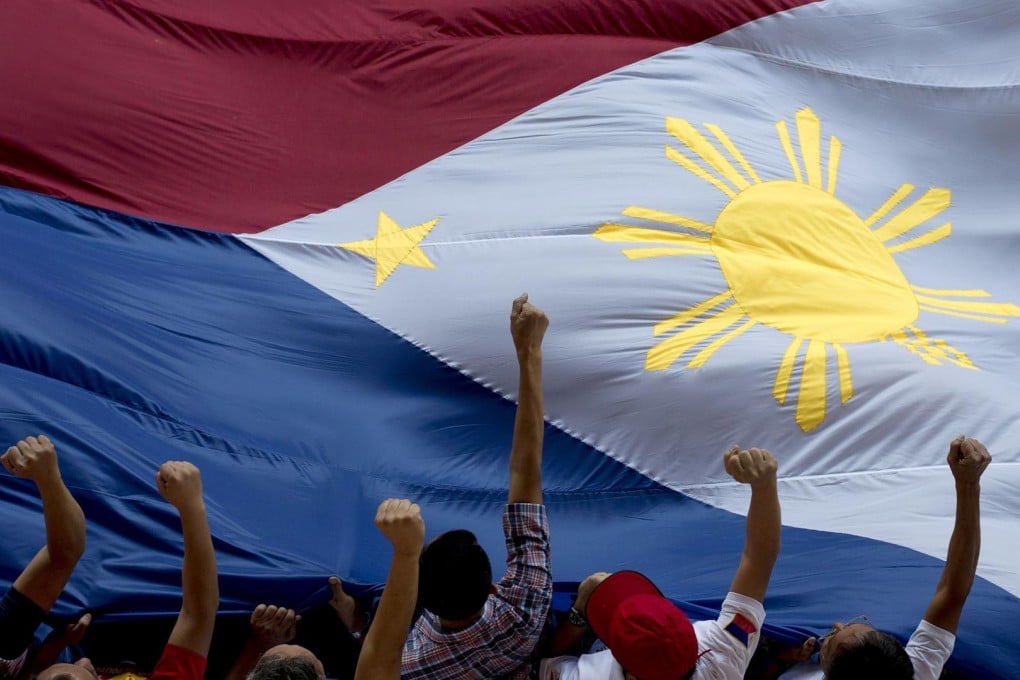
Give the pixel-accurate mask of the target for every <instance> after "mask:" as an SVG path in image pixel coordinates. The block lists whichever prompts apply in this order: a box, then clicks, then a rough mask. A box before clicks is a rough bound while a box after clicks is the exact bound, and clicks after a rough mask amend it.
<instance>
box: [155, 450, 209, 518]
mask: <svg viewBox="0 0 1020 680" xmlns="http://www.w3.org/2000/svg"><path fill="white" fill-rule="evenodd" d="M156 488H157V489H159V493H160V495H161V496H163V498H165V499H167V501H169V502H170V504H171V505H172V506H174V507H175V508H177V510H178V511H180V510H183V509H184V508H187V507H191V506H195V505H202V474H201V473H200V472H199V471H198V468H197V467H195V466H194V465H192V464H191V463H189V462H187V461H183V460H170V461H167V462H165V463H163V465H161V466H160V468H159V471H158V472H157V473H156Z"/></svg>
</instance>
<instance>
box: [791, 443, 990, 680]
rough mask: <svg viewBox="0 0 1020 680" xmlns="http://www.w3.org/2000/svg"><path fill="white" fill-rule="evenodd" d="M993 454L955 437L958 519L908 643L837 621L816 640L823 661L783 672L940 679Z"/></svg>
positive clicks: (800, 676)
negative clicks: (932, 592)
mask: <svg viewBox="0 0 1020 680" xmlns="http://www.w3.org/2000/svg"><path fill="white" fill-rule="evenodd" d="M991 460H992V457H991V455H989V453H988V449H986V448H985V446H984V445H983V444H982V443H981V442H979V441H977V440H976V439H969V438H966V437H963V436H962V435H961V436H960V437H957V438H956V439H954V440H953V441H952V443H950V445H949V456H948V457H947V462H948V463H949V469H950V470H951V471H952V473H953V478H954V480H955V482H956V523H955V525H954V526H953V534H952V537H951V538H950V539H949V551H948V554H947V555H946V566H945V568H944V569H943V570H942V577H941V578H940V579H939V583H938V586H936V588H935V595H934V597H932V599H931V602H930V603H929V604H928V609H927V611H926V612H925V613H924V618H923V619H922V620H921V623H920V624H919V625H918V626H917V629H916V630H915V631H914V633H913V635H911V636H910V640H908V641H907V644H906V646H904V645H902V644H901V643H900V641H899V640H897V639H896V638H895V637H893V636H892V635H890V634H889V633H884V632H882V631H879V630H876V629H875V628H874V627H872V626H871V625H870V624H868V623H861V622H857V623H849V624H846V623H837V624H835V625H834V626H833V628H832V631H831V632H830V633H829V634H828V635H826V636H824V637H823V638H821V639H820V640H819V641H818V644H817V645H816V644H815V643H814V641H813V640H808V641H807V643H805V646H804V648H803V652H804V653H805V654H807V653H810V652H811V651H812V650H813V648H814V647H815V646H817V647H818V652H819V663H815V664H812V663H801V664H798V665H796V666H794V667H793V668H791V669H790V670H789V671H787V672H786V673H783V674H782V676H781V677H782V678H783V680H821V679H822V678H826V679H827V680H845V679H847V678H854V679H856V678H882V679H883V680H899V679H900V678H902V679H903V680H910V679H911V678H913V680H937V678H938V677H939V676H940V675H941V673H942V667H943V666H944V665H945V663H946V661H948V659H949V657H950V655H951V654H952V653H953V645H954V644H955V642H956V629H957V626H958V625H959V622H960V614H961V612H962V611H963V605H964V603H965V602H966V601H967V596H968V595H969V594H970V589H971V586H972V585H973V584H974V574H975V572H976V571H977V563H978V554H979V553H980V551H981V512H980V498H981V484H980V481H981V475H982V473H984V471H985V469H986V468H987V467H988V464H989V463H990V462H991Z"/></svg>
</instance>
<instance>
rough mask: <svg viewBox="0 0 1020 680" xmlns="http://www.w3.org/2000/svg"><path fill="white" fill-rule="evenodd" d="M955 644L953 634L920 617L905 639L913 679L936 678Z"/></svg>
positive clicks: (927, 679) (935, 679)
mask: <svg viewBox="0 0 1020 680" xmlns="http://www.w3.org/2000/svg"><path fill="white" fill-rule="evenodd" d="M955 644H956V636H955V635H953V634H952V633H950V632H949V631H948V630H945V629H942V628H939V627H938V626H936V625H933V624H931V623H928V622H927V621H925V620H923V619H922V620H921V623H920V624H918V626H917V630H915V631H914V634H913V635H911V636H910V639H909V640H908V641H907V656H909V657H910V662H911V663H912V664H913V665H914V680H938V677H939V676H940V675H941V674H942V667H943V666H945V665H946V661H948V660H949V657H950V655H951V654H952V653H953V646H954V645H955Z"/></svg>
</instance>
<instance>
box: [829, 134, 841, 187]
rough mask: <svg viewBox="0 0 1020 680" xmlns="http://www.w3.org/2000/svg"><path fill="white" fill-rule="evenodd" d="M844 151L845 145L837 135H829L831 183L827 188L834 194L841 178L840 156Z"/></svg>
mask: <svg viewBox="0 0 1020 680" xmlns="http://www.w3.org/2000/svg"><path fill="white" fill-rule="evenodd" d="M842 152H843V145H842V144H841V143H840V141H839V140H838V139H836V135H832V136H831V137H829V185H828V186H827V187H826V188H825V190H826V191H828V192H829V193H830V194H832V195H833V196H835V195H836V180H837V179H838V178H839V157H840V154H841V153H842Z"/></svg>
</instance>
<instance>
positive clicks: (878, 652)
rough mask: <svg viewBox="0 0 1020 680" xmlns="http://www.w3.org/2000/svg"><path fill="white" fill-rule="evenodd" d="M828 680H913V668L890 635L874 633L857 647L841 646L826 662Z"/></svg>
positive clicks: (859, 640) (880, 632)
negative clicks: (867, 679) (827, 662)
mask: <svg viewBox="0 0 1020 680" xmlns="http://www.w3.org/2000/svg"><path fill="white" fill-rule="evenodd" d="M828 666H829V667H828V668H827V669H825V677H826V678H827V679H828V680H861V679H862V678H869V679H874V680H913V677H914V665H913V664H912V663H911V662H910V657H909V656H907V651H906V650H905V649H903V645H902V644H900V641H899V640H897V639H896V638H894V637H893V636H892V635H890V634H889V633H883V632H882V631H880V630H873V631H869V632H867V633H865V634H864V635H861V636H860V638H858V640H857V643H856V644H853V645H848V646H844V647H843V648H842V649H840V650H838V651H837V652H836V655H835V656H833V657H831V658H830V659H829V664H828Z"/></svg>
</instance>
